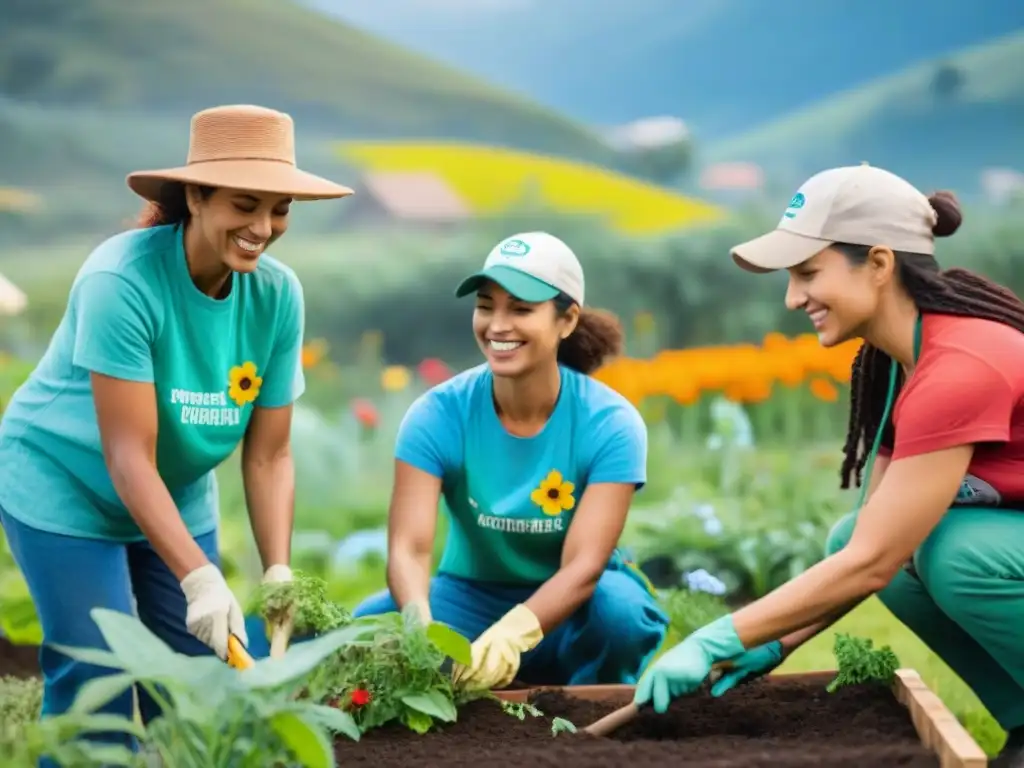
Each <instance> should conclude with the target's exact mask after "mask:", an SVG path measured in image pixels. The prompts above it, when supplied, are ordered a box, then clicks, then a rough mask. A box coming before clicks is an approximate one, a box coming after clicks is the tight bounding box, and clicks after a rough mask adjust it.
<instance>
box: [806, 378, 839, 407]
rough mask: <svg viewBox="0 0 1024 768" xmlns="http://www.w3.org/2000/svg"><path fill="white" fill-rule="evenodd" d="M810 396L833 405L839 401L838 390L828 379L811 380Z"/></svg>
mask: <svg viewBox="0 0 1024 768" xmlns="http://www.w3.org/2000/svg"><path fill="white" fill-rule="evenodd" d="M809 388H810V390H811V394H812V395H814V396H815V397H816V398H818V399H819V400H823V401H824V402H826V403H834V402H836V400H838V399H839V390H838V389H836V387H835V385H834V384H833V383H832V382H831V381H829V380H828V379H811V383H810V385H809Z"/></svg>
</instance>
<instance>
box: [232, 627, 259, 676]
mask: <svg viewBox="0 0 1024 768" xmlns="http://www.w3.org/2000/svg"><path fill="white" fill-rule="evenodd" d="M228 664H230V665H231V666H232V667H234V668H235V669H249V668H250V667H252V666H253V665H254V664H256V662H255V661H254V660H253V658H252V656H250V655H249V652H248V651H247V650H245V646H244V645H242V641H241V640H239V639H238V638H237V637H235V635H233V634H232V635H228Z"/></svg>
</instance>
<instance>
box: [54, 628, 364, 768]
mask: <svg viewBox="0 0 1024 768" xmlns="http://www.w3.org/2000/svg"><path fill="white" fill-rule="evenodd" d="M91 616H92V618H93V620H94V621H95V622H96V624H97V625H98V626H99V628H100V631H101V632H102V634H103V638H104V640H105V641H106V643H107V645H108V646H109V648H110V649H111V650H109V651H104V650H98V649H89V648H68V647H63V646H60V647H59V650H61V651H62V652H63V653H65V654H67V655H68V656H71V657H72V658H75V659H78V660H79V661H83V662H86V663H91V664H97V665H99V666H102V667H106V668H108V669H111V670H116V671H114V672H112V674H110V675H106V676H104V677H100V678H96V679H94V680H92V681H90V682H88V683H86V684H85V685H84V686H83V687H82V689H81V690H80V691H79V693H78V696H77V697H76V699H75V702H74V704H73V705H72V709H71V713H70V715H72V716H82V715H86V714H89V713H93V712H95V711H96V710H97V709H99V708H100V707H102V706H103V705H105V704H106V703H107V702H109V701H110V700H111V699H113V698H114V697H116V696H118V695H120V694H121V693H122V692H124V691H126V690H128V689H129V687H130V686H132V685H138V686H140V687H141V688H142V689H144V690H145V691H147V692H148V693H149V694H150V695H151V696H153V698H154V700H155V701H156V702H157V703H158V705H159V706H160V707H161V710H162V714H161V716H160V717H158V718H156V719H154V720H153V721H152V722H151V723H149V724H148V726H147V727H146V728H145V729H142V730H141V732H140V733H139V734H138V735H139V736H140V738H141V740H142V741H143V742H144V743H145V744H146V745H147V746H148V747H150V748H151V750H152V751H153V752H155V753H156V754H157V755H158V756H159V757H160V759H161V760H162V761H163V764H164V765H168V766H171V765H173V766H175V768H229V767H230V768H263V767H264V766H283V765H295V764H299V765H302V766H307V767H308V768H331V766H333V765H334V751H333V738H334V736H335V735H336V734H343V735H345V736H348V737H349V738H351V739H354V740H358V739H359V736H360V733H359V730H358V728H356V726H355V723H354V722H353V720H352V717H351V716H350V715H349V714H347V713H346V712H343V711H341V710H338V709H335V708H333V707H325V706H321V705H320V704H318V703H316V702H312V701H308V700H302V699H301V698H299V697H298V696H297V693H298V692H299V689H300V687H301V681H302V680H303V679H304V677H305V676H307V675H309V674H310V673H311V672H312V671H313V670H314V669H315V668H316V667H317V666H318V665H320V664H321V663H322V662H323V661H324V660H325V659H326V658H328V657H329V656H331V654H334V653H336V652H337V651H338V649H339V648H342V647H345V646H348V645H352V644H355V645H358V644H359V643H360V642H368V640H367V639H366V638H365V637H363V635H364V634H365V633H366V632H367V631H368V630H371V629H372V628H370V627H367V626H365V625H364V626H348V627H343V628H340V629H336V630H333V631H331V632H328V633H326V634H324V635H322V636H320V637H318V638H316V639H313V640H310V641H309V642H307V643H302V644H301V645H297V646H296V647H294V648H291V649H289V651H288V653H287V654H285V656H284V657H283V658H281V659H260V660H257V661H256V663H255V665H254V666H253V667H251V668H249V669H246V670H241V671H240V670H236V669H233V668H231V667H229V666H228V665H227V664H225V663H224V662H222V661H221V660H220V659H218V658H216V657H214V656H203V657H190V656H185V655H183V654H179V653H176V652H174V651H173V650H171V648H170V647H168V646H167V645H166V644H165V643H163V642H162V641H161V640H160V639H159V638H157V637H156V636H155V635H154V634H153V633H152V632H150V630H149V629H147V628H146V627H145V625H143V624H142V623H141V622H140V621H139V620H138V619H137V618H135V617H134V616H129V615H127V614H123V613H119V612H116V611H110V610H106V609H99V608H97V609H94V610H93V611H92V612H91ZM132 725H133V726H134V724H132Z"/></svg>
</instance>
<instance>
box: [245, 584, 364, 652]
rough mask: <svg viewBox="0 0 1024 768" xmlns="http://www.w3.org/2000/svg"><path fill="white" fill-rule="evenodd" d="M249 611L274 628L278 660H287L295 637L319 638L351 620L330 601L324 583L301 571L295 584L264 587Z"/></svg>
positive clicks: (272, 639)
mask: <svg viewBox="0 0 1024 768" xmlns="http://www.w3.org/2000/svg"><path fill="white" fill-rule="evenodd" d="M249 609H250V611H252V612H254V613H256V614H258V615H259V616H260V617H261V618H262V619H263V620H264V621H265V622H266V623H267V626H269V627H271V636H270V656H271V657H272V658H275V659H279V658H281V657H282V656H284V654H285V651H287V650H288V643H289V642H290V641H291V638H292V635H293V634H298V635H319V634H322V633H324V632H330V631H331V630H332V629H338V628H339V627H343V626H345V625H346V624H348V623H349V622H351V620H352V617H351V615H350V614H349V613H348V611H346V610H345V609H344V608H342V607H341V606H339V605H337V604H335V603H334V602H332V601H331V600H330V599H329V598H328V597H327V584H326V582H324V581H323V579H319V578H317V577H315V576H310V575H309V574H306V573H303V572H301V571H296V572H295V573H294V574H293V579H292V581H288V582H283V583H281V582H278V583H273V584H261V585H260V586H259V588H258V589H257V590H256V592H255V593H254V595H253V598H252V600H251V602H250V607H249Z"/></svg>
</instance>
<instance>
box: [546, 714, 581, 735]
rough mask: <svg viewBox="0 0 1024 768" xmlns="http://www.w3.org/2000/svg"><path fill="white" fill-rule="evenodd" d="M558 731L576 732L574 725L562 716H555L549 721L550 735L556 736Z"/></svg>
mask: <svg viewBox="0 0 1024 768" xmlns="http://www.w3.org/2000/svg"><path fill="white" fill-rule="evenodd" d="M560 733H576V726H575V725H573V724H572V723H570V722H569V721H568V720H566V719H565V718H564V717H556V718H555V719H554V720H552V721H551V735H552V736H557V735H558V734H560Z"/></svg>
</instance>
